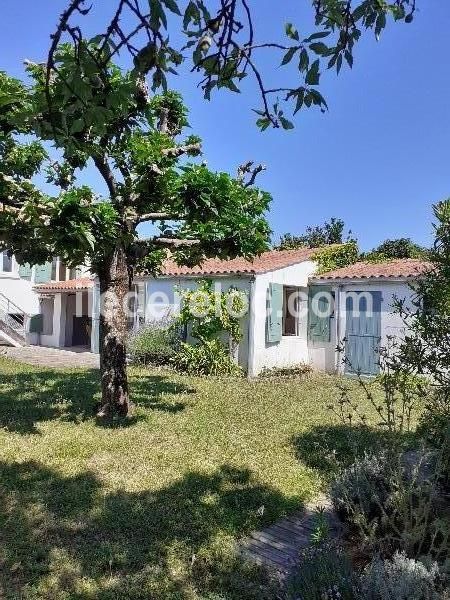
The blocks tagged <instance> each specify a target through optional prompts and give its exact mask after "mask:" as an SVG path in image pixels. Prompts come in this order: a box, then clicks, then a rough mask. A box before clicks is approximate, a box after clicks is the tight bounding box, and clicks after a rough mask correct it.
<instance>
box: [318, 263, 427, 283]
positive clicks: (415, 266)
mask: <svg viewBox="0 0 450 600" xmlns="http://www.w3.org/2000/svg"><path fill="white" fill-rule="evenodd" d="M430 267H431V264H430V263H429V262H427V261H424V260H418V259H415V258H402V259H397V260H391V261H387V262H382V263H368V262H357V263H355V264H353V265H350V266H348V267H343V268H342V269H336V270H335V271H329V272H328V273H323V274H322V275H319V276H316V277H312V279H315V280H317V279H320V280H330V279H389V278H393V279H408V278H414V277H417V276H419V275H421V274H423V273H425V272H426V271H427V270H428V269H430Z"/></svg>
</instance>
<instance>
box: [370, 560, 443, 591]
mask: <svg viewBox="0 0 450 600" xmlns="http://www.w3.org/2000/svg"><path fill="white" fill-rule="evenodd" d="M359 587H360V596H361V599H364V600H439V599H440V598H442V596H441V591H442V590H441V589H440V587H441V577H440V573H439V567H438V565H437V564H436V563H432V564H431V565H430V566H429V567H427V566H425V564H423V563H422V562H420V561H417V560H413V559H410V558H407V557H406V555H405V554H400V553H398V552H397V553H396V554H394V556H393V558H392V559H391V560H384V561H383V560H381V559H380V558H375V559H373V560H372V561H371V562H370V563H369V565H368V566H367V567H366V568H365V570H364V572H363V573H362V575H361V578H360V585H359Z"/></svg>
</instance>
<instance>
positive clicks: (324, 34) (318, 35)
mask: <svg viewBox="0 0 450 600" xmlns="http://www.w3.org/2000/svg"><path fill="white" fill-rule="evenodd" d="M330 33H331V31H318V32H317V33H313V34H312V35H310V36H309V38H306V40H303V41H304V42H305V43H306V44H309V42H312V41H313V40H320V39H322V38H326V37H328V36H329V35H330Z"/></svg>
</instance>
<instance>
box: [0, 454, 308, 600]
mask: <svg viewBox="0 0 450 600" xmlns="http://www.w3.org/2000/svg"><path fill="white" fill-rule="evenodd" d="M0 481H1V485H0V532H1V533H0V539H1V544H0V564H1V568H0V595H1V597H5V598H16V597H19V596H20V597H22V596H21V594H22V592H23V590H24V586H27V588H26V589H28V591H29V592H31V594H30V595H32V596H33V593H34V594H36V593H37V596H38V597H45V598H47V597H52V598H60V597H63V595H64V597H70V598H80V599H81V598H85V597H89V598H95V599H101V600H104V599H105V600H106V599H109V598H111V599H112V598H114V599H117V598H130V599H131V598H133V599H135V598H152V599H153V600H159V599H161V600H162V599H163V598H164V599H170V598H174V599H175V598H177V599H178V600H182V599H185V598H186V599H188V598H192V597H193V596H192V595H191V594H192V589H193V588H194V587H195V588H197V587H198V588H200V589H202V590H203V591H217V589H218V588H220V587H225V588H226V589H227V592H228V594H229V595H228V596H227V598H230V599H231V598H233V599H236V600H238V599H239V600H242V599H243V598H246V599H255V600H256V599H258V600H263V599H266V598H267V599H269V598H275V596H272V595H270V593H271V592H270V585H269V582H268V580H267V574H265V573H264V571H263V570H261V569H259V568H257V567H256V566H253V565H252V566H251V565H247V564H245V563H243V561H242V558H240V559H239V557H238V556H237V555H236V554H235V553H234V552H232V551H230V552H228V553H225V554H223V550H222V552H221V551H220V550H219V547H222V548H223V547H224V546H223V541H222V542H220V543H219V541H218V540H220V539H221V538H220V536H221V535H223V534H230V535H231V536H240V535H243V534H246V533H248V532H250V531H251V530H253V529H254V528H259V527H261V526H263V525H264V524H266V523H268V522H273V521H274V520H275V519H276V518H278V517H279V516H281V515H282V514H283V513H285V512H288V511H291V510H293V509H294V508H298V503H297V504H296V506H295V507H294V506H293V504H294V501H293V500H292V499H288V498H286V497H284V496H283V495H282V494H280V493H279V492H278V491H276V490H274V489H272V488H270V487H267V486H265V485H262V484H261V483H259V482H258V481H256V480H255V479H254V478H253V477H252V475H251V473H250V472H249V471H248V470H240V469H237V468H234V467H230V466H227V465H225V466H222V467H221V468H219V469H218V470H217V471H215V472H214V473H212V474H206V473H197V472H192V473H188V474H186V475H185V476H184V477H183V478H182V479H180V480H178V481H176V482H175V483H173V484H172V485H170V486H169V487H166V488H163V489H159V490H155V491H141V492H126V491H115V492H106V491H105V490H104V488H103V486H102V482H101V480H100V479H98V478H97V477H96V476H95V475H94V474H93V473H91V472H84V473H82V474H79V475H76V476H74V477H64V476H62V475H61V474H60V473H58V472H57V471H55V470H52V469H50V468H48V467H45V466H43V465H42V464H40V463H37V462H26V463H20V464H19V463H14V464H7V463H4V462H0ZM261 506H264V507H265V511H264V516H261V514H260V513H261V511H259V510H258V509H259V508H260V507H261ZM208 546H209V550H208V549H207V547H208ZM225 547H226V546H225ZM212 548H215V549H214V550H213V549H212ZM262 582H263V585H262V587H260V586H261V584H262ZM83 585H84V586H86V587H85V589H84V590H83V589H82V588H83ZM87 589H89V590H90V591H89V593H87V592H86V590H87ZM33 597H34V596H33Z"/></svg>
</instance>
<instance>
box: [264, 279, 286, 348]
mask: <svg viewBox="0 0 450 600" xmlns="http://www.w3.org/2000/svg"><path fill="white" fill-rule="evenodd" d="M267 300H268V311H267V313H268V314H267V341H268V342H269V343H271V344H273V343H276V342H279V341H281V336H282V332H283V329H282V326H283V286H282V285H281V284H279V283H271V284H269V291H268V299H267Z"/></svg>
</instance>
